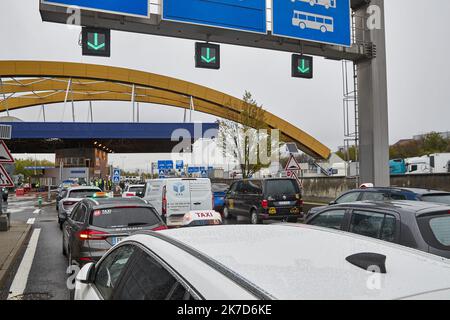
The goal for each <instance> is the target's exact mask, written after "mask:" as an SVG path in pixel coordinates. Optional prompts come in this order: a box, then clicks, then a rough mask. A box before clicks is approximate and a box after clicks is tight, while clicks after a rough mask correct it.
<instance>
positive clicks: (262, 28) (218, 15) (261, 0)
mask: <svg viewBox="0 0 450 320" xmlns="http://www.w3.org/2000/svg"><path fill="white" fill-rule="evenodd" d="M163 19H164V20H171V21H177V22H185V23H191V24H197V25H206V26H212V27H219V28H224V29H234V30H240V31H249V32H257V33H266V32H267V19H266V0H247V1H242V0H214V1H211V0H208V1H205V0H164V1H163Z"/></svg>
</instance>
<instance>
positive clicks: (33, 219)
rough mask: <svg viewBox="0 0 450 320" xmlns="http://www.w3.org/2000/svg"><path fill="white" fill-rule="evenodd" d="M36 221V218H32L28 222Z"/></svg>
mask: <svg viewBox="0 0 450 320" xmlns="http://www.w3.org/2000/svg"><path fill="white" fill-rule="evenodd" d="M35 221H36V218H30V219H28V221H27V224H34V222H35Z"/></svg>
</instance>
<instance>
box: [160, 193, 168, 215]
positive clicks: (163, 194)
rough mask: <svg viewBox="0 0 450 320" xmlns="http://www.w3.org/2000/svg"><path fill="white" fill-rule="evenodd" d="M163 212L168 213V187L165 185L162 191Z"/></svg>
mask: <svg viewBox="0 0 450 320" xmlns="http://www.w3.org/2000/svg"><path fill="white" fill-rule="evenodd" d="M161 211H162V214H163V215H166V214H167V198H166V187H165V186H164V187H163V192H162V210H161Z"/></svg>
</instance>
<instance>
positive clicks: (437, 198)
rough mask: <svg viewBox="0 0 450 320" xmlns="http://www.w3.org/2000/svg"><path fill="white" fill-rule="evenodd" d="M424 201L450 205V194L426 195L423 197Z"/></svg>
mask: <svg viewBox="0 0 450 320" xmlns="http://www.w3.org/2000/svg"><path fill="white" fill-rule="evenodd" d="M422 200H423V201H426V202H435V203H443V204H450V193H448V194H426V195H423V196H422Z"/></svg>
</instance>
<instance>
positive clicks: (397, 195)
mask: <svg viewBox="0 0 450 320" xmlns="http://www.w3.org/2000/svg"><path fill="white" fill-rule="evenodd" d="M391 199H392V200H406V199H407V198H406V196H405V195H403V194H401V193H392V194H391Z"/></svg>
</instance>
